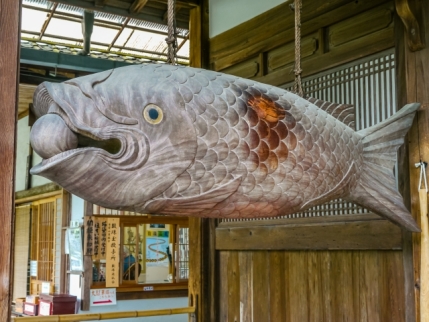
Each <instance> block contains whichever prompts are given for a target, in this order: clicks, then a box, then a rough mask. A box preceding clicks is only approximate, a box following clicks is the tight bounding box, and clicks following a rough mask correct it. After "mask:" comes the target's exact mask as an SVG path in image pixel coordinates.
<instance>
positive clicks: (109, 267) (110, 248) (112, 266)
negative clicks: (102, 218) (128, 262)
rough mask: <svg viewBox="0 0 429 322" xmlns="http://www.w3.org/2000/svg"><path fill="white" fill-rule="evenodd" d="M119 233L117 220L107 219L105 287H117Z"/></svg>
mask: <svg viewBox="0 0 429 322" xmlns="http://www.w3.org/2000/svg"><path fill="white" fill-rule="evenodd" d="M120 231H121V230H120V226H119V218H108V219H107V231H106V233H107V234H106V235H107V236H106V287H118V286H119V267H120V266H119V260H120V256H121V254H120V247H119V243H120V238H119V237H120Z"/></svg>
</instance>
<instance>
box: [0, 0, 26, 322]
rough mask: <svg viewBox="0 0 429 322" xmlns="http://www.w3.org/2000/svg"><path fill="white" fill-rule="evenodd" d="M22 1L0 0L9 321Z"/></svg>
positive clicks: (0, 231) (3, 290) (1, 231)
mask: <svg viewBox="0 0 429 322" xmlns="http://www.w3.org/2000/svg"><path fill="white" fill-rule="evenodd" d="M20 3H21V1H16V0H2V1H0V30H1V32H0V48H1V54H0V128H1V136H0V151H1V153H0V201H1V207H0V221H1V225H0V245H1V250H0V277H1V280H2V282H1V286H0V321H9V318H10V312H11V306H10V304H11V296H12V284H13V283H12V281H13V267H12V263H13V260H12V254H13V245H12V240H13V212H14V190H15V185H14V175H15V174H14V172H15V146H16V122H17V101H18V71H19V46H20V43H19V38H20V36H19V35H20V33H19V17H20Z"/></svg>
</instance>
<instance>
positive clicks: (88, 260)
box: [80, 201, 93, 311]
mask: <svg viewBox="0 0 429 322" xmlns="http://www.w3.org/2000/svg"><path fill="white" fill-rule="evenodd" d="M84 208H85V217H84V218H88V216H92V215H93V204H92V203H91V202H88V201H85V203H84ZM83 225H84V227H85V220H84V222H83ZM82 238H84V236H82ZM91 284H92V256H91V255H85V254H84V255H83V277H82V298H81V306H80V309H81V310H82V311H89V309H90V304H91V301H90V293H91Z"/></svg>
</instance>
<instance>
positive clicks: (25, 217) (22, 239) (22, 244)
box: [13, 205, 31, 299]
mask: <svg viewBox="0 0 429 322" xmlns="http://www.w3.org/2000/svg"><path fill="white" fill-rule="evenodd" d="M30 213H31V207H30V205H24V206H19V207H16V209H15V240H14V243H15V248H14V253H13V276H14V279H13V299H16V298H18V297H25V296H26V295H27V292H28V290H29V287H28V282H27V277H28V274H29V272H28V257H29V250H30V238H29V237H30ZM23 281H26V282H25V283H23Z"/></svg>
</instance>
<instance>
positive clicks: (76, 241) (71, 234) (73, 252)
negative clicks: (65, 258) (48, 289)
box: [67, 227, 83, 271]
mask: <svg viewBox="0 0 429 322" xmlns="http://www.w3.org/2000/svg"><path fill="white" fill-rule="evenodd" d="M67 237H68V238H67V240H68V244H69V259H70V271H83V252H82V232H81V228H80V227H74V228H68V229H67Z"/></svg>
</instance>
